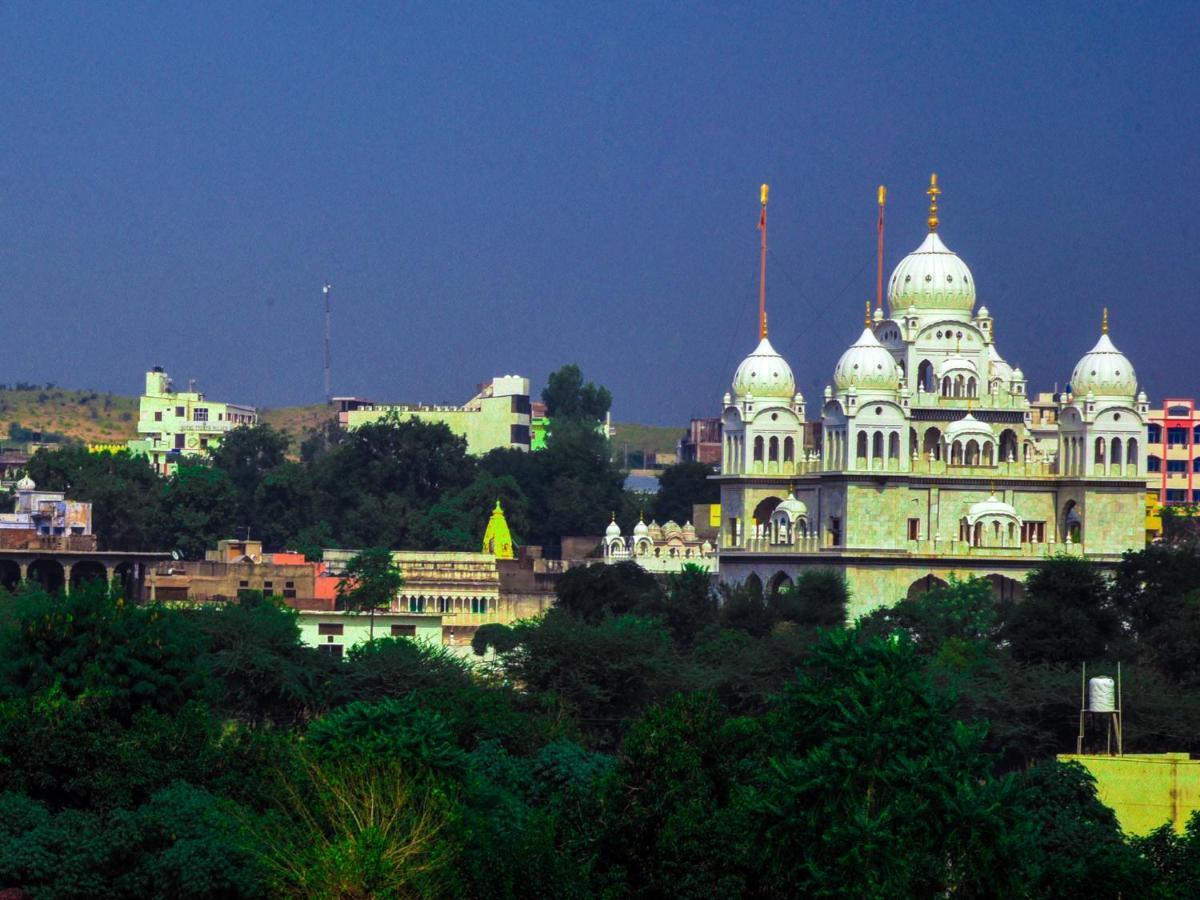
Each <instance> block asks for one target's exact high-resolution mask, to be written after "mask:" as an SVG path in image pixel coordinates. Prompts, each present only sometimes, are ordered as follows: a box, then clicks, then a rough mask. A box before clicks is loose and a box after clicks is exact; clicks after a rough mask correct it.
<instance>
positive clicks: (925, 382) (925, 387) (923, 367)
mask: <svg viewBox="0 0 1200 900" xmlns="http://www.w3.org/2000/svg"><path fill="white" fill-rule="evenodd" d="M935 384H936V382H935V381H934V378H933V363H931V362H930V361H929V360H927V359H923V360H921V364H920V365H919V366H917V387H918V388H919V389H920V390H922V391H924V392H925V393H927V394H932V393H933V390H934V385H935Z"/></svg>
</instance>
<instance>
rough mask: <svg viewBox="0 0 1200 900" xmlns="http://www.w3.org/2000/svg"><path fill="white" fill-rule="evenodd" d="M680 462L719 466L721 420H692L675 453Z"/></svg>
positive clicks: (716, 418) (718, 418)
mask: <svg viewBox="0 0 1200 900" xmlns="http://www.w3.org/2000/svg"><path fill="white" fill-rule="evenodd" d="M675 455H676V457H677V458H678V459H679V461H680V462H702V463H706V464H708V465H710V466H719V465H720V464H721V419H720V417H719V416H717V417H713V418H710V419H692V421H691V422H690V423H689V424H688V430H687V431H685V432H684V433H683V437H681V438H680V439H679V445H678V448H677V449H676V453H675Z"/></svg>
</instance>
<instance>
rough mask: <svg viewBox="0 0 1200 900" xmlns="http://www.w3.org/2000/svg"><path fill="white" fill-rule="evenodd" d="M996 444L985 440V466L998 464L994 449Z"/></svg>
mask: <svg viewBox="0 0 1200 900" xmlns="http://www.w3.org/2000/svg"><path fill="white" fill-rule="evenodd" d="M993 446H995V445H994V444H992V442H991V441H984V442H983V464H984V465H985V466H994V465H995V464H996V457H995V452H994V451H993V450H992V448H993Z"/></svg>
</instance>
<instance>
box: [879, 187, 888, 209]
mask: <svg viewBox="0 0 1200 900" xmlns="http://www.w3.org/2000/svg"><path fill="white" fill-rule="evenodd" d="M885 203H887V187H885V186H884V185H882V184H881V185H880V186H879V205H880V206H883V204H885Z"/></svg>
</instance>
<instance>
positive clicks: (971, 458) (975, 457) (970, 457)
mask: <svg viewBox="0 0 1200 900" xmlns="http://www.w3.org/2000/svg"><path fill="white" fill-rule="evenodd" d="M967 465H968V466H977V465H979V442H978V441H977V440H975V439H974V438H972V439H971V440H969V441H967Z"/></svg>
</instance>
